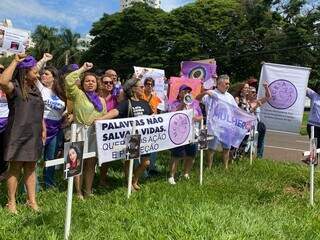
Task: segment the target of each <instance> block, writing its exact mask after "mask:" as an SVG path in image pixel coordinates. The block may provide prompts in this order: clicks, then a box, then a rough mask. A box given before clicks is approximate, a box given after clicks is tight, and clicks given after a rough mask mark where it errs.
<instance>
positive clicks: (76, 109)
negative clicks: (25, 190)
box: [65, 62, 106, 199]
mask: <svg viewBox="0 0 320 240" xmlns="http://www.w3.org/2000/svg"><path fill="white" fill-rule="evenodd" d="M92 67H93V64H92V63H87V62H86V63H85V64H83V66H82V67H81V68H80V69H79V70H76V71H74V72H71V73H70V74H69V75H67V76H66V79H65V88H66V91H67V96H68V97H69V98H70V100H72V102H73V114H74V118H75V122H76V125H77V141H84V142H85V145H84V153H86V152H95V151H96V139H95V130H94V125H93V123H94V120H95V119H96V118H98V117H101V116H103V115H105V113H106V104H105V101H104V99H103V98H101V97H99V95H98V89H99V82H98V78H97V76H96V75H95V74H94V73H90V72H87V71H88V70H90V69H91V68H92ZM85 72H87V73H85ZM83 73H84V75H83V77H82V78H81V85H80V87H78V85H77V84H76V82H77V79H78V78H80V75H82V74H83ZM95 164H96V158H90V159H86V160H85V161H84V172H83V179H84V185H85V189H84V194H85V196H90V195H92V183H93V178H94V170H95ZM75 180H76V190H77V194H78V197H79V198H80V199H82V198H83V195H82V190H81V181H80V177H76V179H75Z"/></svg>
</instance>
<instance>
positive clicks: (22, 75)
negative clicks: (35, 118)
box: [13, 68, 32, 101]
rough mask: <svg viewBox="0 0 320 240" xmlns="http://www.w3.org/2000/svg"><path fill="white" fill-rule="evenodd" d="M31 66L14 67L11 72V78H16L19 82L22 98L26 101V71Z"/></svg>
mask: <svg viewBox="0 0 320 240" xmlns="http://www.w3.org/2000/svg"><path fill="white" fill-rule="evenodd" d="M31 69H32V68H16V70H15V71H14V73H13V79H16V80H17V81H18V84H19V88H20V91H21V94H22V99H23V100H24V101H28V90H27V84H26V83H25V81H26V78H27V73H28V71H30V70H31Z"/></svg>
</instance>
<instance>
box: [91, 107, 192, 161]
mask: <svg viewBox="0 0 320 240" xmlns="http://www.w3.org/2000/svg"><path fill="white" fill-rule="evenodd" d="M192 119H193V111H192V110H186V111H178V112H172V113H164V114H158V115H151V116H141V117H135V118H122V119H114V120H104V121H97V122H96V124H95V126H96V136H97V145H98V158H99V165H101V164H102V163H105V162H111V161H115V160H118V159H125V157H126V147H127V142H128V136H129V135H131V134H132V127H133V125H134V123H135V125H136V134H140V135H141V143H140V144H141V145H140V146H141V147H140V153H141V154H149V153H152V152H158V151H163V150H166V149H171V148H175V147H178V146H182V145H186V144H189V143H191V142H193V129H194V125H193V122H192Z"/></svg>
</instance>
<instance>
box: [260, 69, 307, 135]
mask: <svg viewBox="0 0 320 240" xmlns="http://www.w3.org/2000/svg"><path fill="white" fill-rule="evenodd" d="M310 71H311V69H310V68H304V67H296V66H288V65H280V64H273V63H264V64H263V66H262V70H261V75H260V82H259V90H258V98H262V97H264V96H265V90H264V87H263V86H262V84H263V83H264V82H265V81H267V82H268V86H269V89H270V92H271V99H270V100H269V101H268V102H267V103H266V104H264V105H262V106H261V113H260V119H261V121H262V122H264V124H265V125H266V127H267V129H268V130H274V131H281V132H291V133H299V132H300V125H301V122H302V117H303V111H304V102H305V96H306V89H307V84H308V80H309V75H310Z"/></svg>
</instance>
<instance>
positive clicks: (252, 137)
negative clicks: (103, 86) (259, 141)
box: [249, 128, 255, 165]
mask: <svg viewBox="0 0 320 240" xmlns="http://www.w3.org/2000/svg"><path fill="white" fill-rule="evenodd" d="M254 134H255V128H251V130H250V135H249V138H250V165H252V162H253V140H254Z"/></svg>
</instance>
